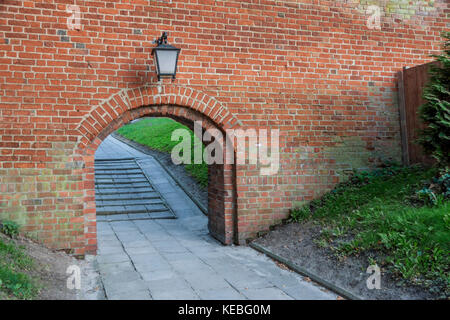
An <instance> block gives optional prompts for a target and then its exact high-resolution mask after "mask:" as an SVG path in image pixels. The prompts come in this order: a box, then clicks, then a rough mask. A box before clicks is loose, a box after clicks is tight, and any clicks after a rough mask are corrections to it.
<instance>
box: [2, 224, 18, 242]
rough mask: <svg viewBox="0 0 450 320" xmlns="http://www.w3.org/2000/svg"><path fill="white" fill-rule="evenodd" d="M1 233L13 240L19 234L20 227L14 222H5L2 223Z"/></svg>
mask: <svg viewBox="0 0 450 320" xmlns="http://www.w3.org/2000/svg"><path fill="white" fill-rule="evenodd" d="M0 231H1V232H3V233H4V234H6V235H7V236H9V237H11V238H14V237H16V236H17V235H18V234H19V225H18V224H17V223H15V222H14V221H9V220H8V221H3V222H2V223H0Z"/></svg>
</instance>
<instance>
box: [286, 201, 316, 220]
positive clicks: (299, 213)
mask: <svg viewBox="0 0 450 320" xmlns="http://www.w3.org/2000/svg"><path fill="white" fill-rule="evenodd" d="M290 213H291V216H290V220H291V221H294V222H301V221H304V220H306V219H308V218H309V217H310V216H311V210H310V208H309V205H305V206H303V207H301V208H294V209H291V212H290Z"/></svg>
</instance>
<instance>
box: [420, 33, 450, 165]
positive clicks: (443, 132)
mask: <svg viewBox="0 0 450 320" xmlns="http://www.w3.org/2000/svg"><path fill="white" fill-rule="evenodd" d="M443 36H444V38H445V39H446V40H445V42H444V50H443V53H442V54H440V55H435V56H434V57H436V59H437V61H439V62H440V66H432V67H431V70H430V74H431V79H430V82H429V83H428V84H427V86H426V87H425V89H424V93H423V97H424V99H425V100H426V102H425V103H424V104H423V105H422V106H421V107H420V108H419V114H420V117H421V119H422V120H423V121H424V123H425V124H426V127H425V129H423V130H422V131H421V132H420V135H419V139H418V142H419V144H421V145H422V147H423V148H424V151H425V152H426V153H427V154H429V155H431V156H432V157H434V158H435V159H436V160H437V161H438V164H439V165H440V166H446V165H448V164H450V32H445V33H444V34H443Z"/></svg>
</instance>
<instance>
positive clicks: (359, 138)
mask: <svg viewBox="0 0 450 320" xmlns="http://www.w3.org/2000/svg"><path fill="white" fill-rule="evenodd" d="M407 2H410V1H406V2H405V1H403V0H396V1H387V3H388V4H387V5H383V6H381V4H380V6H381V9H382V17H381V22H382V24H381V30H371V29H368V27H367V25H366V20H367V17H368V15H367V14H366V13H365V8H366V7H367V5H366V4H365V3H369V4H372V3H377V1H364V0H361V1H356V0H354V1H344V0H342V1H320V0H306V1H263V0H249V1H210V0H197V1H181V0H180V1H178V0H172V1H163V0H161V1H157V0H131V1H125V0H116V1H81V0H77V1H75V0H72V1H70V0H54V1H53V0H48V1H12V0H5V1H2V2H1V3H0V50H1V51H0V52H1V55H0V160H1V163H0V183H1V184H0V218H2V219H15V220H17V221H18V222H19V223H20V224H21V225H22V226H23V227H24V230H25V231H26V232H27V233H28V235H29V236H31V237H35V238H37V239H39V240H40V241H43V242H44V243H46V244H47V245H48V246H51V247H55V248H64V249H72V250H73V252H74V253H77V254H83V253H84V252H85V249H87V250H88V251H92V250H93V249H94V248H95V245H96V234H95V205H93V203H92V201H91V200H89V199H92V197H93V196H94V195H93V172H92V170H91V168H92V160H93V157H92V155H93V153H92V152H93V151H95V150H94V149H95V146H96V145H98V143H99V141H100V140H101V139H102V138H104V135H105V134H106V133H109V132H110V130H111V128H112V127H111V126H109V124H110V123H111V122H114V123H116V124H119V123H124V122H126V120H127V119H125V118H126V117H128V118H129V117H133V116H136V114H139V112H141V111H138V112H134V111H132V109H137V108H141V107H142V106H143V105H150V104H151V105H152V106H153V107H154V108H156V109H158V108H163V105H167V104H170V105H178V106H183V108H185V109H188V110H193V109H195V110H197V111H196V112H197V113H198V114H201V115H203V116H201V117H204V119H209V121H212V122H213V123H214V125H216V126H218V127H222V128H227V127H229V126H236V125H239V126H241V127H243V128H250V127H254V128H260V127H268V128H276V129H280V135H281V137H280V154H281V158H280V160H281V167H280V171H279V173H278V174H277V175H274V176H260V174H259V169H258V168H257V167H256V166H253V165H238V166H236V170H235V172H234V174H230V177H231V178H230V177H225V178H224V181H225V183H226V184H227V185H228V187H225V189H227V188H228V189H227V190H231V186H233V185H235V189H236V194H234V195H232V194H225V196H224V199H226V201H225V202H224V203H223V206H224V207H225V208H226V209H224V210H228V211H227V212H228V213H226V214H225V213H224V217H226V216H227V215H228V216H229V215H232V212H234V214H235V215H237V222H236V221H235V222H233V224H235V225H236V229H233V230H232V231H231V232H237V233H238V238H239V240H240V241H242V240H243V239H245V238H247V237H249V236H253V235H254V234H255V232H257V231H258V230H262V229H265V228H267V227H268V226H269V225H271V224H273V223H275V222H277V221H279V220H280V219H282V218H284V217H286V215H287V213H288V209H289V208H291V207H292V206H295V205H300V204H302V203H303V202H304V201H308V200H310V199H313V198H314V197H317V196H319V195H320V194H322V193H323V192H325V191H326V190H328V189H329V188H331V187H332V186H333V185H334V184H335V183H337V182H339V181H340V180H342V179H345V173H346V171H347V170H350V169H353V168H356V169H359V168H366V167H370V166H373V165H374V164H375V163H377V162H378V161H382V160H386V159H393V160H400V137H399V132H400V131H399V120H398V106H397V94H396V82H395V74H396V72H397V71H398V70H400V69H401V68H402V67H404V66H405V65H408V66H413V65H416V64H421V63H425V62H428V61H431V60H432V59H431V58H430V57H429V55H430V54H432V53H436V52H437V51H439V49H440V41H441V38H440V32H441V31H443V30H444V29H447V30H448V29H449V23H450V21H449V18H448V13H449V8H448V4H447V3H446V2H445V1H444V0H436V1H434V2H427V3H426V4H424V5H420V6H419V5H415V6H409V7H408V6H406V9H405V8H404V3H407ZM413 2H414V1H413ZM380 3H381V2H380ZM383 3H386V1H385V2H383ZM414 3H415V2H414ZM70 4H76V5H78V6H79V7H80V9H81V28H80V30H68V26H67V19H68V17H69V16H70V15H71V14H70V13H68V12H66V8H67V5H70ZM162 31H168V32H169V42H171V43H172V44H174V45H176V46H178V47H180V48H181V49H182V51H181V55H180V61H179V68H178V74H177V79H176V81H175V82H174V83H173V84H171V83H170V81H169V82H167V83H165V84H164V85H163V86H162V92H158V90H157V87H156V86H155V83H156V77H155V74H154V65H153V62H152V59H151V55H150V53H151V49H152V47H153V46H154V45H153V44H152V43H151V42H152V40H154V39H155V38H156V37H158V36H160V35H161V33H162ZM134 89H135V90H134ZM120 103H123V105H120ZM142 110H143V109H142ZM122 117H125V118H122ZM231 171H232V170H231ZM234 175H235V176H236V181H230V179H231V180H232V179H233V178H232V177H233V176H234ZM86 199H88V201H86ZM233 199H234V200H233ZM217 221H221V220H220V219H217ZM223 221H228V220H227V218H224V219H223ZM222 223H225V222H222ZM229 223H231V222H229ZM225 224H226V223H225ZM225 229H226V228H224V230H225ZM230 230H231V229H230Z"/></svg>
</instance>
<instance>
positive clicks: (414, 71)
mask: <svg viewBox="0 0 450 320" xmlns="http://www.w3.org/2000/svg"><path fill="white" fill-rule="evenodd" d="M433 64H434V65H436V64H437V62H430V63H426V64H422V65H419V66H415V67H412V68H403V70H402V71H399V73H398V89H399V108H400V127H401V134H402V158H403V164H404V165H411V164H414V163H425V164H430V163H432V162H433V161H432V159H430V158H429V157H427V156H425V155H424V153H423V150H422V147H421V146H420V145H418V144H417V143H416V142H415V141H416V139H417V137H418V133H417V131H418V130H419V129H422V128H423V127H424V124H423V122H422V121H421V119H420V117H419V114H418V111H419V107H420V106H421V105H422V104H423V103H424V102H425V101H424V99H423V98H422V92H423V88H424V87H425V85H426V84H427V82H428V80H429V79H430V75H429V73H428V71H429V69H430V66H431V65H433Z"/></svg>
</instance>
